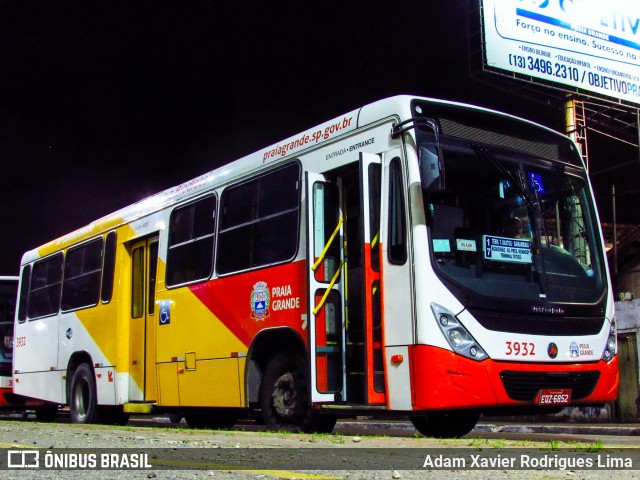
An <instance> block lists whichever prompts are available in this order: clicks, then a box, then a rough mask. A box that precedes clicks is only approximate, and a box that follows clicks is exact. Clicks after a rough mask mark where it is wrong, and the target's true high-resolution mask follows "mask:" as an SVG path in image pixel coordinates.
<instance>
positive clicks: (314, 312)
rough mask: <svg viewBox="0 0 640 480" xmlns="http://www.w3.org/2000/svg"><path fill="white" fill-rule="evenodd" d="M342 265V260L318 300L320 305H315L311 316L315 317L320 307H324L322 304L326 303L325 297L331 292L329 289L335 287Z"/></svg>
mask: <svg viewBox="0 0 640 480" xmlns="http://www.w3.org/2000/svg"><path fill="white" fill-rule="evenodd" d="M343 265H344V260H340V266H339V267H338V268H337V269H336V273H335V275H334V276H333V278H332V279H331V282H330V283H329V286H328V287H327V289H326V290H325V292H324V295H323V296H322V298H321V299H320V303H318V305H316V307H315V308H314V309H313V314H314V315H317V314H318V312H319V311H320V310H321V309H322V307H324V303H325V302H326V301H327V297H328V296H329V292H331V289H332V288H333V286H334V285H335V283H336V281H337V280H338V277H339V276H340V271H341V270H342V267H343Z"/></svg>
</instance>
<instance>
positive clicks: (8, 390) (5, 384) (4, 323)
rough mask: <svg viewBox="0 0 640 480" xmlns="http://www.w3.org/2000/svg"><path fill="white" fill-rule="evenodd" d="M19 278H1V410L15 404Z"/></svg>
mask: <svg viewBox="0 0 640 480" xmlns="http://www.w3.org/2000/svg"><path fill="white" fill-rule="evenodd" d="M18 280H19V278H18V277H15V276H0V342H2V343H0V408H2V409H4V408H10V407H13V406H14V404H15V398H14V396H13V377H12V376H13V373H12V371H11V368H12V365H13V321H14V317H15V311H16V299H17V298H18Z"/></svg>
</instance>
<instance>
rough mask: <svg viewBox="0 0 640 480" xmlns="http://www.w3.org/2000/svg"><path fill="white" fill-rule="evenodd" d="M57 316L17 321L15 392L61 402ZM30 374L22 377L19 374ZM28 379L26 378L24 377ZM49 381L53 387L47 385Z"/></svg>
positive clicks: (62, 399) (62, 397)
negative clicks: (17, 373) (22, 321)
mask: <svg viewBox="0 0 640 480" xmlns="http://www.w3.org/2000/svg"><path fill="white" fill-rule="evenodd" d="M58 326H59V316H58V315H52V316H50V317H44V318H39V319H35V320H29V321H26V322H24V323H18V324H17V325H16V328H15V338H14V360H13V361H14V371H17V372H19V374H20V375H16V376H15V377H14V392H15V393H17V394H19V395H24V396H27V397H33V398H37V399H39V400H47V401H51V402H63V401H64V396H63V389H62V388H59V385H58V384H62V383H63V382H62V380H61V374H60V372H59V371H57V370H58V342H57V340H56V339H57V338H58ZM26 373H29V375H28V376H25V377H24V378H21V375H22V374H26ZM27 378H28V380H27ZM48 382H52V385H53V386H52V387H48V386H47V385H48Z"/></svg>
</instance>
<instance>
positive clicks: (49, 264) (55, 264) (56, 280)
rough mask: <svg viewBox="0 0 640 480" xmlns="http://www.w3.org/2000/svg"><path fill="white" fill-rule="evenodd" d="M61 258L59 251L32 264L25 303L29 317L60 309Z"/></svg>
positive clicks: (36, 316)
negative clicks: (27, 296) (27, 297)
mask: <svg viewBox="0 0 640 480" xmlns="http://www.w3.org/2000/svg"><path fill="white" fill-rule="evenodd" d="M63 259H64V256H63V255H62V252H60V253H57V254H55V255H52V256H51V257H48V258H45V259H44V260H40V261H38V262H36V263H35V264H34V265H33V272H32V277H31V285H30V288H29V304H28V305H27V316H28V317H29V318H38V317H46V316H47V315H53V314H54V313H58V310H60V293H61V289H62V262H63Z"/></svg>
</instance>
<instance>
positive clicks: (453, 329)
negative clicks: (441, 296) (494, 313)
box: [431, 303, 488, 360]
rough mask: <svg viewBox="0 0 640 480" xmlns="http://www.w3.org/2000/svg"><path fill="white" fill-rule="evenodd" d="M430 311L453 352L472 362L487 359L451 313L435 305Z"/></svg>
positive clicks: (433, 304) (484, 353) (432, 305)
mask: <svg viewBox="0 0 640 480" xmlns="http://www.w3.org/2000/svg"><path fill="white" fill-rule="evenodd" d="M431 310H432V311H433V315H434V316H435V317H436V319H437V320H438V326H439V327H440V330H442V333H443V334H444V338H446V339H447V342H449V345H451V348H452V349H453V351H454V352H456V353H459V354H460V355H464V356H465V357H467V358H471V359H473V360H484V359H485V358H487V357H488V355H487V354H486V352H485V351H484V350H483V349H482V348H481V347H480V346H479V345H478V342H476V341H475V339H474V338H473V337H472V336H471V334H470V333H469V332H468V331H467V329H466V328H465V327H464V325H462V323H460V322H459V321H458V319H457V318H456V316H455V315H454V314H453V313H451V312H450V311H449V310H447V309H446V308H444V307H443V306H441V305H438V304H437V303H432V304H431Z"/></svg>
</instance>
